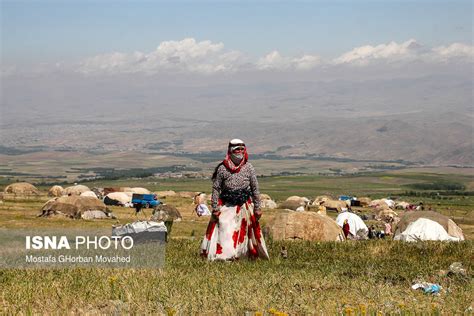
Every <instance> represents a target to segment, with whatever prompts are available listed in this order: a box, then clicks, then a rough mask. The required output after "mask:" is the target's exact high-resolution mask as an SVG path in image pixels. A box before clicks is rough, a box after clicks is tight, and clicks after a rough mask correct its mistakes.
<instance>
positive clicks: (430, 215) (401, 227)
mask: <svg viewBox="0 0 474 316" xmlns="http://www.w3.org/2000/svg"><path fill="white" fill-rule="evenodd" d="M420 218H423V219H428V220H430V221H432V222H436V223H437V224H439V225H440V226H441V228H443V229H444V231H445V232H446V233H447V234H448V235H449V236H451V237H454V238H457V239H458V240H464V234H463V232H462V229H461V228H460V227H459V226H458V225H456V223H455V222H454V221H453V220H451V219H450V218H449V217H447V216H445V215H443V214H440V213H437V212H433V211H414V212H406V213H405V215H403V217H402V218H401V219H400V222H399V223H398V224H397V227H396V228H395V234H394V239H395V240H407V239H416V240H425V239H422V238H427V237H433V236H436V235H430V233H429V232H428V231H429V230H430V229H431V230H433V231H434V232H438V234H439V236H440V237H441V236H443V234H442V233H441V232H440V231H439V227H438V226H437V225H433V224H432V223H429V222H427V221H420V222H418V224H416V225H412V227H411V228H410V231H409V232H407V234H408V233H409V234H410V235H412V237H402V234H403V233H404V232H405V231H406V230H407V229H408V226H409V225H410V224H412V223H414V222H416V221H417V220H418V219H420ZM430 227H431V228H430ZM415 229H416V230H415ZM407 234H405V235H407ZM418 237H419V238H418ZM417 238H418V239H417ZM426 240H433V239H426ZM436 240H440V239H436Z"/></svg>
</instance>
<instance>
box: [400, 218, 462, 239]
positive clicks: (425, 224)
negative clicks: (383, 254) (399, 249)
mask: <svg viewBox="0 0 474 316" xmlns="http://www.w3.org/2000/svg"><path fill="white" fill-rule="evenodd" d="M393 239H394V240H402V241H422V240H439V241H460V240H462V239H460V238H459V237H453V236H450V235H449V234H448V232H447V231H446V230H445V229H444V228H443V226H441V225H440V224H439V223H437V222H435V221H433V220H431V219H427V218H418V219H417V220H416V221H414V222H412V223H410V224H409V225H408V227H407V229H405V230H404V231H403V232H402V233H399V234H396V235H395V237H394V238H393Z"/></svg>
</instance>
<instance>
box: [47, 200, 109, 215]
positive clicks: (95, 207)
mask: <svg viewBox="0 0 474 316" xmlns="http://www.w3.org/2000/svg"><path fill="white" fill-rule="evenodd" d="M41 211H42V213H41V214H40V215H39V216H50V215H56V214H62V215H65V216H68V217H71V218H85V219H91V218H115V216H113V214H112V213H111V212H110V211H109V210H108V209H107V207H106V206H105V204H104V203H103V202H102V201H100V200H99V199H97V198H93V197H89V196H78V195H71V196H62V197H59V198H54V199H51V200H49V201H48V202H46V204H44V205H43V207H42V208H41Z"/></svg>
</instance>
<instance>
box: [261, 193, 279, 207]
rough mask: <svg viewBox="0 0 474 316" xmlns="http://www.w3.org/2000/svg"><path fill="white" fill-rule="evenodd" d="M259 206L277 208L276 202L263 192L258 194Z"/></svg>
mask: <svg viewBox="0 0 474 316" xmlns="http://www.w3.org/2000/svg"><path fill="white" fill-rule="evenodd" d="M260 206H261V207H262V208H269V209H274V208H277V204H276V202H275V201H273V200H272V198H271V197H270V195H268V194H265V193H262V194H260Z"/></svg>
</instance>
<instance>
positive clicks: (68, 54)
mask: <svg viewBox="0 0 474 316" xmlns="http://www.w3.org/2000/svg"><path fill="white" fill-rule="evenodd" d="M253 2H254V1H219V2H217V1H108V0H103V1H46V0H45V1H33V0H31V1H21V0H19V1H18V0H15V1H7V0H2V1H1V9H2V10H1V13H2V22H1V23H2V31H1V35H2V38H1V42H2V43H1V44H2V45H1V47H2V48H1V49H2V59H3V62H2V64H3V65H4V66H5V65H18V64H25V63H26V64H29V63H39V62H48V63H52V62H65V61H66V62H69V61H80V60H82V59H84V58H89V57H92V56H96V55H99V54H109V53H113V52H121V53H126V54H130V53H133V52H135V51H139V52H144V53H148V52H152V51H154V50H156V49H157V47H158V46H159V45H160V43H162V42H163V41H181V40H183V39H185V38H193V39H195V41H196V42H201V41H210V42H212V43H223V44H224V45H225V49H226V50H230V51H239V52H241V53H243V54H245V55H246V56H248V58H251V59H254V60H256V59H258V58H261V57H262V56H265V55H266V54H268V53H270V52H272V51H278V52H279V53H280V54H282V55H288V56H301V55H304V54H309V55H318V56H320V57H322V58H337V57H338V56H340V55H342V54H344V53H346V52H348V51H351V50H352V49H354V48H355V47H360V46H363V45H372V46H376V45H380V44H387V43H390V42H392V41H394V42H396V43H398V44H400V43H404V42H406V41H408V40H410V39H415V40H416V41H417V42H418V43H422V44H423V45H425V46H427V47H437V46H448V45H450V44H452V43H463V44H466V45H472V39H473V38H472V18H473V11H472V1H469V0H468V1H452V0H451V1H435V0H418V1H381V0H380V1H296V2H295V1H259V2H258V3H257V4H255V3H253Z"/></svg>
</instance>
